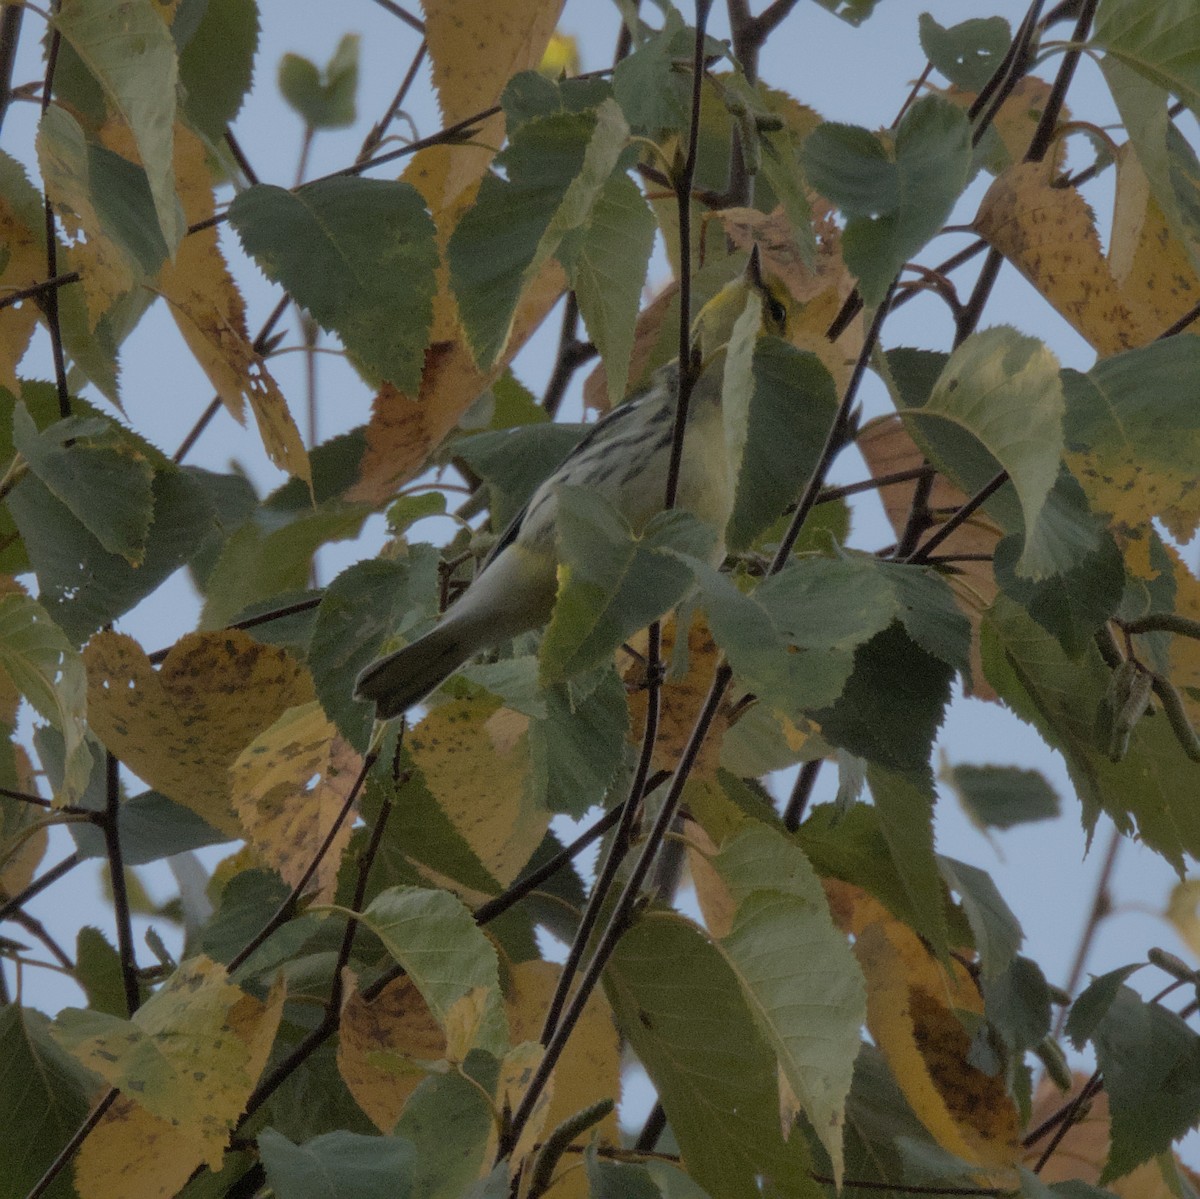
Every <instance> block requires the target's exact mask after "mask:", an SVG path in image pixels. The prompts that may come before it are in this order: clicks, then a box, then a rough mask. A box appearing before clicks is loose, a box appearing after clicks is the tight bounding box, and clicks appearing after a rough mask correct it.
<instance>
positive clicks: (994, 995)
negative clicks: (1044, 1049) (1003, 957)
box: [980, 955, 1050, 1060]
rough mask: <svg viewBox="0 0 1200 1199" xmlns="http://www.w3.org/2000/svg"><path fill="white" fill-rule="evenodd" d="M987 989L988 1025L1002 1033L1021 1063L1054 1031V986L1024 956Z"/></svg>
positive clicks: (983, 983)
mask: <svg viewBox="0 0 1200 1199" xmlns="http://www.w3.org/2000/svg"><path fill="white" fill-rule="evenodd" d="M980 985H981V986H982V987H983V996H984V1004H985V1008H984V1010H985V1014H986V1015H987V1019H988V1023H989V1024H990V1025H991V1026H992V1027H993V1028H994V1029H996V1031H997V1032H999V1034H1000V1036H1001V1039H1002V1040H1003V1042H1004V1044H1005V1046H1006V1047H1007V1048H1008V1052H1009V1056H1010V1059H1016V1060H1020V1059H1021V1058H1022V1057H1023V1056H1024V1054H1025V1052H1026V1051H1027V1050H1029V1049H1033V1048H1034V1047H1035V1046H1037V1045H1038V1044H1040V1043H1041V1041H1042V1039H1043V1038H1044V1037H1045V1036H1046V1034H1047V1033H1048V1032H1049V1031H1050V987H1049V986H1048V985H1047V983H1046V976H1045V975H1044V974H1043V973H1042V971H1041V967H1039V966H1038V964H1037V963H1036V962H1033V961H1030V960H1029V958H1023V957H1021V956H1020V955H1018V956H1016V957H1014V958H1013V960H1012V961H1011V962H1010V963H1009V965H1008V968H1007V969H1006V970H1004V971H1003V972H1002V973H1000V974H997V975H996V976H995V977H994V978H985V979H983V980H982V981H981V983H980Z"/></svg>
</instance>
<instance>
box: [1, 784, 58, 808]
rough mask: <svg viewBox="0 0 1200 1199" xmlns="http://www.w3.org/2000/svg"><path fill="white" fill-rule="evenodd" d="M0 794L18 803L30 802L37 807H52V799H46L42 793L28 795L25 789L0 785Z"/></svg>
mask: <svg viewBox="0 0 1200 1199" xmlns="http://www.w3.org/2000/svg"><path fill="white" fill-rule="evenodd" d="M0 796H3V797H4V798H5V799H15V800H17V801H18V802H19V803H27V804H32V805H33V806H34V807H37V808H52V807H54V801H53V800H49V799H46V798H45V797H44V796H42V795H30V794H29V792H27V791H14V790H12V788H11V787H0Z"/></svg>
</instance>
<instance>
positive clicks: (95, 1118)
mask: <svg viewBox="0 0 1200 1199" xmlns="http://www.w3.org/2000/svg"><path fill="white" fill-rule="evenodd" d="M119 1094H120V1091H118V1090H117V1088H116V1087H111V1088H109V1090H107V1091H106V1092H105V1093H104V1094H103V1095H102V1096H101V1098H100V1102H99V1103H97V1104H96V1106H95V1107H94V1108H92V1110H91V1112H89V1113H88V1118H87V1119H86V1120H84V1122H83V1123H82V1124H81V1125H80V1126H79V1127H78V1128H77V1129H76V1130H75V1135H74V1136H72V1137H71V1139H70V1140H69V1141H68V1142H67V1143H66V1144H65V1145H64V1146H63V1147H62V1148H61V1149H60V1150H59V1151H58V1154H57V1156H56V1157H55V1159H54V1160H53V1161H52V1162H51V1163H50V1164H49V1165H48V1166H47V1167H46V1172H45V1173H44V1174H43V1175H42V1176H41V1178H39V1179H38V1180H37V1182H36V1183H34V1185H33V1189H32V1190H31V1191H30V1192H29V1193H28V1194H27V1195H26V1196H25V1199H41V1196H43V1195H44V1194H45V1193H46V1192H47V1191H48V1190H49V1189H50V1186H51V1184H52V1183H53V1182H54V1180H55V1179H56V1178H57V1177H58V1176H59V1175H60V1174H61V1173H62V1172H63V1170H64V1169H65V1168H66V1165H67V1163H68V1162H69V1161H70V1160H71V1158H73V1157H74V1156H75V1154H76V1153H77V1152H78V1150H79V1146H80V1145H82V1144H83V1142H84V1141H86V1140H87V1138H88V1136H89V1135H90V1134H91V1131H92V1129H93V1128H95V1127H96V1125H97V1124H99V1123H100V1121H101V1120H102V1119H103V1117H104V1113H105V1112H106V1111H108V1109H109V1108H110V1107H112V1105H113V1103H114V1102H115V1101H116V1098H117V1096H118V1095H119Z"/></svg>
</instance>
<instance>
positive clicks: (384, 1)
mask: <svg viewBox="0 0 1200 1199" xmlns="http://www.w3.org/2000/svg"><path fill="white" fill-rule="evenodd" d="M375 3H376V4H378V5H379V7H380V8H382V9H384V10H385V11H386V12H390V13H391V14H392V16H393V17H399V18H400V20H401V21H403V22H404V23H405V25H408V26H409V27H410V28H412V29H415V30H416V31H417V32H418V33H419V34H421V35H424V33H425V22H424V21H422V20H421V18H420V17H414V16H413V15H412V13H410V12H409V11H408V10H407V9H404V8H401V7H400V5H398V4H396V3H395V0H375Z"/></svg>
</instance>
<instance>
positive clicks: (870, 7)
mask: <svg viewBox="0 0 1200 1199" xmlns="http://www.w3.org/2000/svg"><path fill="white" fill-rule="evenodd" d="M817 3H818V4H819V5H820V6H821V7H822V8H827V9H829V11H830V12H831V13H833V15H834V16H835V17H840V18H841V19H842V20H843V21H845V22H846V24H847V25H861V24H862V23H863V22H864V21H865V20H866V19H867V18H868V17H869V16H870V15H871V14H872V13H873V12H874V11H875V5H876V4H877V3H878V0H817Z"/></svg>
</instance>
